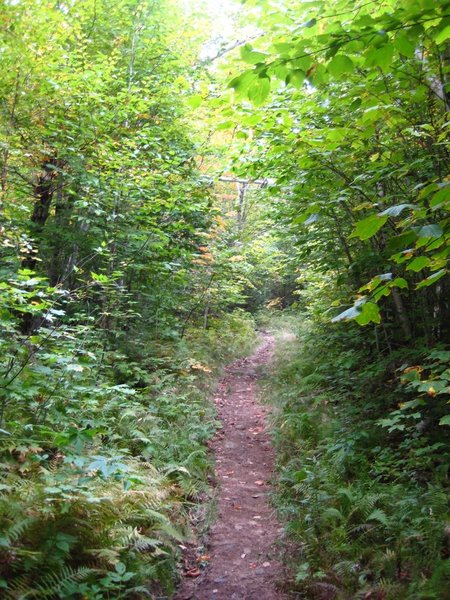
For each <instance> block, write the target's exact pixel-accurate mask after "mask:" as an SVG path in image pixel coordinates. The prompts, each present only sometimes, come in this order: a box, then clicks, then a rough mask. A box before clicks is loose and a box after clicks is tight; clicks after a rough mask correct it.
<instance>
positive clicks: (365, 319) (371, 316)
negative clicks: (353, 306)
mask: <svg viewBox="0 0 450 600" xmlns="http://www.w3.org/2000/svg"><path fill="white" fill-rule="evenodd" d="M355 321H356V322H357V323H358V325H367V324H368V323H381V316H380V309H379V308H378V305H377V304H375V302H366V303H365V304H363V305H362V310H361V313H360V314H359V315H358V316H357V317H356V318H355Z"/></svg>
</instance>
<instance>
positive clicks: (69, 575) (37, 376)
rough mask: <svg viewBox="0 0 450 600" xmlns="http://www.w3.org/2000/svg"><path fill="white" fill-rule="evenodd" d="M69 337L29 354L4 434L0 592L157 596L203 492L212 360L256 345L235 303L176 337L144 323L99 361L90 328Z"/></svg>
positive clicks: (214, 370)
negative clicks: (78, 338) (157, 334)
mask: <svg viewBox="0 0 450 600" xmlns="http://www.w3.org/2000/svg"><path fill="white" fill-rule="evenodd" d="M37 335H39V336H42V338H43V339H46V336H47V335H48V334H47V332H45V331H42V330H41V331H39V332H38V334H37ZM50 337H51V336H50ZM71 339H72V338H71V336H70V335H69V331H68V330H66V331H65V334H64V336H60V337H59V338H58V339H54V340H53V341H51V342H50V343H49V342H48V341H46V342H45V343H46V353H42V352H41V353H40V354H39V360H38V359H37V358H36V359H34V360H32V361H29V363H28V364H27V366H26V369H24V371H23V373H21V374H20V376H19V377H18V378H17V379H18V384H19V385H18V386H17V389H18V390H20V391H21V393H22V396H21V397H20V398H19V397H18V400H17V406H16V412H15V414H16V415H19V416H18V417H16V419H15V420H14V421H12V420H9V421H8V420H6V421H5V424H4V429H3V430H2V432H1V437H0V444H1V448H0V450H1V461H2V465H1V468H2V475H1V479H0V588H1V589H0V596H1V597H2V598H5V599H10V600H19V599H25V598H27V599H28V598H36V599H47V598H48V599H52V598H55V599H56V598H64V599H80V598H83V599H86V600H100V599H103V598H114V599H120V598H144V597H151V598H166V597H168V595H170V593H171V592H172V591H173V590H174V586H175V584H176V578H177V575H176V571H177V570H176V567H177V560H178V558H179V555H180V549H179V546H180V545H182V543H183V542H184V541H185V540H186V539H188V538H189V536H190V527H189V513H190V511H191V510H192V508H193V507H195V506H196V505H197V504H198V503H200V502H205V501H206V500H207V498H208V496H209V488H208V483H207V478H208V475H209V474H210V471H211V464H210V458H209V455H208V449H207V446H206V441H207V439H209V437H210V436H211V435H212V434H213V432H214V429H215V426H216V422H215V417H214V413H213V409H212V406H211V403H210V402H209V399H208V398H209V395H210V392H211V390H212V386H213V385H214V381H215V379H216V378H217V375H218V374H219V373H220V367H221V365H222V364H224V363H225V362H227V361H229V360H231V359H232V358H234V357H236V356H239V355H241V354H242V353H245V352H247V350H249V349H250V347H251V345H252V344H253V342H254V330H253V324H252V321H251V319H249V318H248V317H246V316H245V315H244V314H243V313H239V312H236V313H235V314H232V315H228V316H225V317H224V318H222V319H221V321H220V323H219V321H214V320H211V321H210V324H209V327H208V329H206V330H202V329H194V328H192V329H187V330H186V333H185V335H184V337H183V339H181V340H178V341H174V340H169V341H167V340H166V341H162V340H159V342H155V340H146V338H145V334H141V335H140V337H138V336H136V337H135V340H138V341H139V344H138V343H137V342H136V341H135V343H134V345H133V346H131V345H130V346H129V347H127V346H126V344H125V343H122V344H121V346H120V347H121V350H120V352H119V351H118V350H117V349H113V350H108V349H106V350H104V351H103V352H102V353H101V356H102V359H101V364H99V361H98V359H96V357H97V356H99V355H100V353H99V352H95V353H94V351H93V350H94V348H93V347H90V344H89V332H88V336H87V338H86V339H87V341H86V344H85V346H84V348H83V351H82V352H81V351H80V349H79V347H78V346H76V347H75V346H71ZM92 339H93V341H92V344H96V343H98V341H97V337H96V336H95V335H93V336H92ZM36 343H38V341H36ZM116 348H117V347H116ZM61 360H63V362H64V365H62V364H61V362H60V361H61ZM58 361H59V362H58ZM68 365H69V369H67V366H68ZM44 371H45V377H44V378H42V374H43V372H44ZM38 386H41V388H40V389H38ZM49 387H50V388H51V389H53V388H55V390H54V392H53V394H50V393H49V392H48V388H49ZM24 390H25V392H24ZM27 391H28V392H29V400H28V401H27V402H28V404H27V403H26V402H25V400H26V398H24V397H23V393H25V394H26V393H27ZM22 403H23V404H22ZM42 403H45V406H44V407H42V406H41V404H42ZM21 407H22V410H21V412H20V411H19V409H20V408H21Z"/></svg>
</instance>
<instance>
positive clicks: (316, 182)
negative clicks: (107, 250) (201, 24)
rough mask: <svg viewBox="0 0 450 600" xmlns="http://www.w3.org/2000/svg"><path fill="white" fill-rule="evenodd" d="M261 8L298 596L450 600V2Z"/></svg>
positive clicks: (243, 120) (245, 109)
mask: <svg viewBox="0 0 450 600" xmlns="http://www.w3.org/2000/svg"><path fill="white" fill-rule="evenodd" d="M248 4H249V5H250V6H251V7H253V8H254V11H253V16H254V19H255V21H256V22H257V23H258V24H259V26H260V28H261V31H262V32H261V33H260V36H259V38H258V39H257V40H256V41H252V44H251V45H250V44H246V45H243V46H242V47H241V48H240V57H239V59H237V60H236V61H235V65H236V69H238V68H239V69H240V70H241V71H242V72H241V73H239V74H237V75H236V76H235V77H234V78H232V79H231V81H230V83H229V86H230V88H231V90H232V91H233V95H234V99H235V104H234V105H233V106H231V107H228V108H225V116H226V118H228V119H229V121H230V123H233V127H234V128H235V129H234V131H235V132H236V131H237V132H238V133H239V138H238V139H236V142H235V150H234V153H235V154H234V155H235V168H236V170H237V172H239V173H240V175H241V176H246V177H250V178H261V177H268V178H269V179H268V186H267V188H266V189H265V191H264V192H263V193H262V196H261V198H262V201H264V200H265V201H266V202H267V203H268V204H269V205H270V206H271V209H270V211H269V213H268V215H267V218H268V221H269V222H270V223H271V224H272V228H273V231H274V232H275V231H277V233H278V240H279V241H278V243H277V246H278V248H279V249H280V250H282V249H283V250H284V254H283V256H284V258H283V261H282V267H281V269H282V273H283V277H284V279H285V281H289V282H290V286H289V288H288V289H287V290H286V292H285V294H284V297H282V298H280V302H279V304H281V305H283V304H290V305H291V306H292V308H293V309H294V314H295V310H296V311H297V312H298V316H297V320H298V321H302V323H303V326H302V327H301V328H300V333H299V342H298V348H294V349H292V350H290V351H289V352H291V356H290V357H289V359H287V356H285V355H283V356H282V357H281V358H280V361H279V363H278V367H277V370H276V372H275V374H274V380H273V382H272V384H271V385H269V393H268V394H269V397H270V398H273V401H278V402H279V403H280V406H281V412H280V415H279V417H278V419H277V423H276V437H277V443H278V448H279V464H280V490H279V494H278V503H279V507H280V511H281V514H282V515H283V516H284V517H285V518H286V520H287V531H288V534H289V535H288V537H287V552H286V556H287V557H288V560H289V563H290V566H291V567H292V571H293V579H294V582H295V583H294V585H295V587H296V589H297V591H298V593H300V596H301V597H305V598H311V597H314V598H316V597H317V598H326V599H328V598H355V597H358V598H359V597H361V598H377V599H378V598H379V599H382V598H392V599H396V598H414V599H416V598H448V588H449V585H448V578H449V572H450V567H449V562H448V561H449V553H448V548H449V542H448V519H449V510H448V468H449V451H450V446H449V442H450V440H449V429H448V426H449V425H450V417H449V412H448V408H449V407H448V399H449V391H450V389H449V380H450V372H449V364H450V352H449V342H450V332H449V328H448V327H449V323H450V312H449V295H448V292H449V282H450V278H449V274H448V257H449V254H450V248H449V243H448V241H449V237H450V231H449V218H448V207H449V204H448V203H449V199H450V187H449V185H448V184H449V154H448V124H449V121H448V110H449V97H448V93H449V79H448V76H449V68H450V64H449V48H448V39H449V37H450V5H449V3H448V2H445V1H441V2H435V1H431V0H430V1H428V0H408V1H406V0H386V1H383V2H362V1H361V2H349V1H347V0H323V1H321V0H319V1H312V2H305V3H298V4H292V3H283V2H266V1H260V2H249V3H248ZM261 7H263V8H266V9H267V10H266V11H262V10H261ZM250 10H251V9H250ZM239 61H240V62H239ZM243 63H247V65H246V67H245V66H244V69H245V70H242V69H243ZM236 122H237V123H238V125H237V127H236V125H235V123H236ZM243 157H245V159H243ZM293 298H296V301H295V302H293ZM333 323H334V325H333ZM359 326H363V327H362V328H361V327H359ZM295 329H298V325H296V326H295ZM291 346H295V343H294V344H291ZM285 352H288V350H286V349H285ZM293 550H294V551H293Z"/></svg>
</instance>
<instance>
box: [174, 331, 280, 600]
mask: <svg viewBox="0 0 450 600" xmlns="http://www.w3.org/2000/svg"><path fill="white" fill-rule="evenodd" d="M273 348H274V340H273V337H272V336H270V335H267V334H263V335H262V336H261V343H260V345H259V346H258V348H257V349H256V351H255V353H254V354H253V355H252V356H250V357H248V358H243V359H240V360H238V361H236V362H234V363H233V364H232V365H230V366H229V367H227V369H226V371H225V375H224V376H223V377H222V379H221V380H220V383H219V386H218V389H217V392H216V398H215V402H216V405H217V410H218V415H219V419H220V420H221V422H222V428H221V429H220V430H219V431H218V433H217V435H216V436H215V438H214V440H213V442H212V450H213V452H214V454H215V457H216V477H217V480H218V484H219V494H218V498H217V520H216V522H215V524H214V525H213V527H212V529H211V532H210V538H209V544H208V554H209V555H210V563H209V565H208V567H207V568H206V569H205V570H204V571H202V573H201V575H199V576H198V577H196V578H195V579H188V578H185V579H184V581H183V584H182V586H181V589H180V590H179V592H178V593H177V595H176V597H175V600H282V598H284V596H283V595H282V594H281V593H280V591H279V590H278V589H277V583H278V582H279V581H280V580H281V578H282V567H281V564H280V562H279V560H278V550H277V547H276V540H277V538H278V537H279V534H280V525H279V523H278V522H277V520H276V517H275V515H274V511H273V509H272V508H271V507H270V506H269V502H268V493H269V492H270V486H269V480H270V478H271V476H272V474H273V464H274V459H275V453H274V450H273V448H272V445H271V441H270V437H269V434H268V433H267V431H266V417H267V414H268V412H269V409H268V408H266V407H264V406H262V405H261V404H260V403H259V401H258V394H257V384H256V383H257V369H258V367H260V366H262V365H264V364H267V363H268V362H269V360H270V358H271V356H272V353H273Z"/></svg>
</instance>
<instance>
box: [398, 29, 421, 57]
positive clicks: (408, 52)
mask: <svg viewBox="0 0 450 600" xmlns="http://www.w3.org/2000/svg"><path fill="white" fill-rule="evenodd" d="M394 46H395V47H396V49H397V50H398V51H399V52H400V54H403V56H406V57H407V58H412V57H413V56H414V52H415V50H416V45H415V44H414V43H413V42H412V41H411V40H410V39H409V38H408V36H407V34H406V32H405V31H403V30H400V32H399V33H398V34H397V35H396V36H395V39H394Z"/></svg>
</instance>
